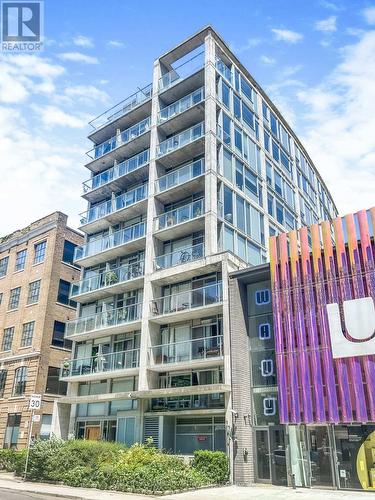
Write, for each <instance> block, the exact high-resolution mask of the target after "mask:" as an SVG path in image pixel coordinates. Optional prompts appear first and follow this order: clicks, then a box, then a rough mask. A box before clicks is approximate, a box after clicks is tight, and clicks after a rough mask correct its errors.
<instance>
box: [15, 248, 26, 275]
mask: <svg viewBox="0 0 375 500" xmlns="http://www.w3.org/2000/svg"><path fill="white" fill-rule="evenodd" d="M26 254H27V250H26V249H25V250H21V251H19V252H17V254H16V264H15V266H14V270H15V271H22V270H23V269H25V263H26Z"/></svg>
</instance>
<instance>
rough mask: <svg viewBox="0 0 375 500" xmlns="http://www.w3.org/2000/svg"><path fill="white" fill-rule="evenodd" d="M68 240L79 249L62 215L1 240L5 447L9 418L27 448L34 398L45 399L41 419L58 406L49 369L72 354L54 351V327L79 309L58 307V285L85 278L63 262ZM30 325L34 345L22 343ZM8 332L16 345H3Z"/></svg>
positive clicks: (0, 407)
mask: <svg viewBox="0 0 375 500" xmlns="http://www.w3.org/2000/svg"><path fill="white" fill-rule="evenodd" d="M65 240H67V241H69V242H71V243H73V244H74V245H79V244H81V243H82V236H81V235H80V234H79V233H77V232H76V231H74V230H72V229H70V228H69V227H68V226H67V216H66V215H64V214H62V213H60V212H55V213H53V214H51V215H48V216H46V217H44V218H43V219H40V220H38V221H36V222H33V223H32V224H30V225H29V226H28V227H26V228H24V229H21V230H18V231H16V232H14V233H12V234H9V235H8V236H5V237H3V238H1V239H0V262H2V263H3V265H4V266H5V262H6V260H7V259H8V260H7V266H6V270H5V269H4V270H3V272H2V273H1V274H2V276H1V278H0V293H1V305H0V322H1V324H0V331H1V337H0V343H1V346H0V348H1V352H0V373H1V374H2V377H3V378H2V386H1V399H0V444H1V446H4V444H5V445H6V446H7V445H8V444H9V443H6V440H5V432H6V426H7V421H8V415H9V414H18V415H20V426H19V432H18V439H17V440H16V443H13V444H14V445H15V446H16V447H17V448H23V447H24V446H25V445H26V442H27V432H28V428H29V421H30V414H31V413H30V412H29V410H28V403H29V396H30V394H34V393H37V394H41V395H42V408H41V410H40V411H39V412H37V413H38V414H40V415H52V411H53V402H54V400H55V399H56V397H58V396H57V395H56V394H53V393H51V392H46V384H47V377H48V368H49V367H55V368H58V367H59V366H60V365H61V362H62V360H63V359H64V358H67V357H69V356H70V349H66V348H61V347H57V346H56V345H52V335H53V330H54V322H55V321H59V322H61V323H64V324H65V323H66V322H67V321H68V320H69V319H72V318H74V316H75V313H76V311H75V308H73V307H69V306H67V305H65V304H62V303H60V302H58V301H57V295H58V288H59V282H60V279H62V280H64V281H67V282H69V283H71V282H73V281H76V280H77V279H78V278H79V273H80V271H79V269H78V268H77V267H76V266H73V265H72V264H69V263H66V262H63V251H64V241H65ZM41 242H45V243H46V246H45V254H44V257H43V258H42V257H40V258H37V260H40V261H39V262H35V251H36V249H37V248H38V247H37V246H36V245H38V244H40V243H41ZM39 248H40V247H39ZM23 251H26V256H25V259H24V263H23V262H22V261H21V260H20V256H23V255H24V254H22V253H20V252H23ZM17 254H18V256H19V261H18V263H17V262H16V260H17ZM3 259H5V260H3ZM22 260H23V258H22ZM16 266H17V267H16ZM39 280H40V289H39V298H38V299H37V300H36V301H33V300H32V301H30V299H29V284H30V283H33V282H36V281H39ZM19 287H20V296H19V304H18V306H17V307H14V308H13V307H12V305H11V304H10V295H11V290H13V289H17V288H19ZM29 302H31V303H29ZM13 305H15V304H13ZM29 323H33V324H34V329H33V334H32V339H29V340H28V341H26V340H25V339H22V337H23V330H24V325H25V324H29ZM9 328H13V329H14V330H13V334H12V341H10V340H9V342H8V341H5V340H4V331H7V329H9ZM8 331H9V330H8ZM24 336H25V334H24ZM25 344H26V345H25ZM20 367H26V368H27V376H26V380H25V387H24V389H23V390H21V391H17V390H15V380H14V378H15V372H16V370H17V369H18V368H20ZM18 392H22V394H18ZM42 420H43V419H42V418H41V419H40V422H35V423H34V425H33V435H34V436H38V435H39V434H40V427H41V423H42ZM15 432H17V431H15ZM14 437H15V438H16V436H14Z"/></svg>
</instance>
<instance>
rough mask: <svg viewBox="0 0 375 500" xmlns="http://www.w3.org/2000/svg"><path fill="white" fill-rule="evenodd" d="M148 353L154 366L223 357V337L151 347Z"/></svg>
mask: <svg viewBox="0 0 375 500" xmlns="http://www.w3.org/2000/svg"><path fill="white" fill-rule="evenodd" d="M149 352H150V356H151V359H152V360H153V363H154V364H155V365H164V364H169V363H182V362H186V361H193V360H196V359H211V358H217V357H220V356H222V355H223V336H222V335H219V336H215V337H204V338H201V339H193V340H184V341H182V342H173V343H170V344H162V345H157V346H154V347H151V348H150V351H149Z"/></svg>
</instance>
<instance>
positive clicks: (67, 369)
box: [54, 27, 336, 454]
mask: <svg viewBox="0 0 375 500" xmlns="http://www.w3.org/2000/svg"><path fill="white" fill-rule="evenodd" d="M91 125H92V127H93V130H92V132H91V134H90V136H89V138H90V139H91V141H92V142H93V148H92V150H91V151H90V152H89V153H88V154H89V158H90V159H89V162H88V163H87V165H86V167H87V168H88V170H89V172H90V178H89V180H88V181H87V182H85V183H84V186H83V188H84V192H83V197H84V199H85V200H87V202H88V209H87V212H85V213H84V214H82V221H81V230H82V231H84V232H85V233H86V242H85V244H84V245H83V246H82V247H80V248H77V251H76V254H75V263H76V264H78V265H80V266H82V267H83V272H82V276H81V281H80V282H79V283H78V285H77V286H76V287H74V289H73V290H72V294H71V299H72V300H74V301H77V302H78V303H79V312H78V317H77V318H76V319H75V320H73V321H70V322H68V324H67V329H66V339H67V340H71V341H73V342H74V347H73V354H72V359H71V360H70V362H65V363H64V365H63V366H62V370H61V380H63V381H66V382H68V384H69V386H68V395H67V397H65V398H63V399H61V400H60V401H59V403H58V404H57V405H56V412H55V419H54V429H55V432H56V433H57V434H60V435H62V436H63V437H67V436H68V435H75V436H77V437H82V438H87V439H109V440H114V439H116V440H118V441H122V442H125V443H128V444H130V443H132V442H134V441H138V440H144V439H146V438H148V437H152V438H153V440H154V443H155V445H157V446H159V447H163V448H166V449H168V450H171V451H172V452H175V453H179V454H190V453H192V452H193V451H194V450H195V449H199V448H201V449H215V450H226V449H229V448H230V442H231V429H232V416H233V409H232V401H231V347H230V330H229V309H228V274H229V272H231V271H234V270H237V269H241V268H244V267H246V266H248V265H258V264H261V263H263V262H266V261H267V259H268V243H267V242H268V238H269V236H270V235H275V234H276V233H278V232H280V231H285V230H287V229H294V228H296V227H298V226H301V225H303V224H310V223H313V222H316V221H318V220H319V219H327V218H331V217H332V216H334V215H335V214H336V209H335V206H334V204H333V202H332V199H331V197H330V194H329V192H328V191H327V188H326V187H325V185H324V182H323V181H322V179H321V177H320V175H319V174H318V172H317V170H316V168H315V167H314V165H313V163H312V161H311V159H310V158H309V156H308V154H307V152H306V151H305V149H304V148H303V146H302V145H301V143H300V142H299V140H298V139H297V137H296V136H295V134H294V132H293V131H292V130H291V129H290V127H289V126H288V124H287V123H286V121H285V120H284V118H283V117H282V116H281V114H280V112H279V111H278V110H277V109H276V107H275V106H274V105H273V103H272V102H271V100H270V99H269V98H268V96H267V95H266V94H265V92H264V91H263V90H262V89H261V88H260V86H259V85H258V84H257V82H256V81H255V80H254V79H253V78H252V76H251V75H250V74H249V72H248V71H247V69H246V68H245V67H244V66H243V65H242V64H241V62H240V61H239V60H238V59H237V57H236V56H235V55H234V54H233V53H232V52H231V51H230V49H229V48H228V46H227V45H226V43H225V42H224V41H223V40H222V39H221V38H220V36H219V35H218V34H217V33H216V32H215V31H214V30H213V29H212V28H211V27H206V28H204V29H202V30H201V31H199V32H198V33H197V34H195V35H193V36H191V37H190V38H189V39H187V40H185V41H184V42H182V43H181V44H179V45H177V46H176V47H174V48H173V49H172V50H170V51H168V52H167V53H166V54H164V55H162V56H160V57H159V58H158V59H157V60H156V61H155V64H154V67H153V78H152V83H151V84H150V85H148V86H146V87H143V88H142V89H141V90H139V91H137V92H136V93H135V94H133V95H132V96H130V97H129V98H128V99H126V100H124V101H122V102H121V103H120V104H118V105H117V106H115V107H113V108H112V109H110V110H108V111H107V112H105V113H103V114H102V115H100V116H99V117H98V118H97V119H95V120H93V121H92V122H91ZM234 335H235V332H234Z"/></svg>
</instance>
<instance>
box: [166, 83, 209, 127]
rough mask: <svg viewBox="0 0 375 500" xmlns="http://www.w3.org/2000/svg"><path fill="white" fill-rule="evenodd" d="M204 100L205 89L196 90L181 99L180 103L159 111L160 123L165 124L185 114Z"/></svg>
mask: <svg viewBox="0 0 375 500" xmlns="http://www.w3.org/2000/svg"><path fill="white" fill-rule="evenodd" d="M203 99H204V89H203V87H202V88H200V89H198V90H194V92H192V93H191V94H189V95H186V96H184V97H183V98H182V99H179V100H178V101H176V102H174V103H172V104H170V105H169V106H167V107H166V108H163V109H162V110H160V111H159V115H158V123H159V124H160V123H164V122H165V121H167V120H170V119H171V118H173V117H174V116H177V115H179V114H180V113H183V112H184V111H186V110H187V109H189V108H192V107H193V106H195V105H196V104H199V103H200V102H202V101H203Z"/></svg>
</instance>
